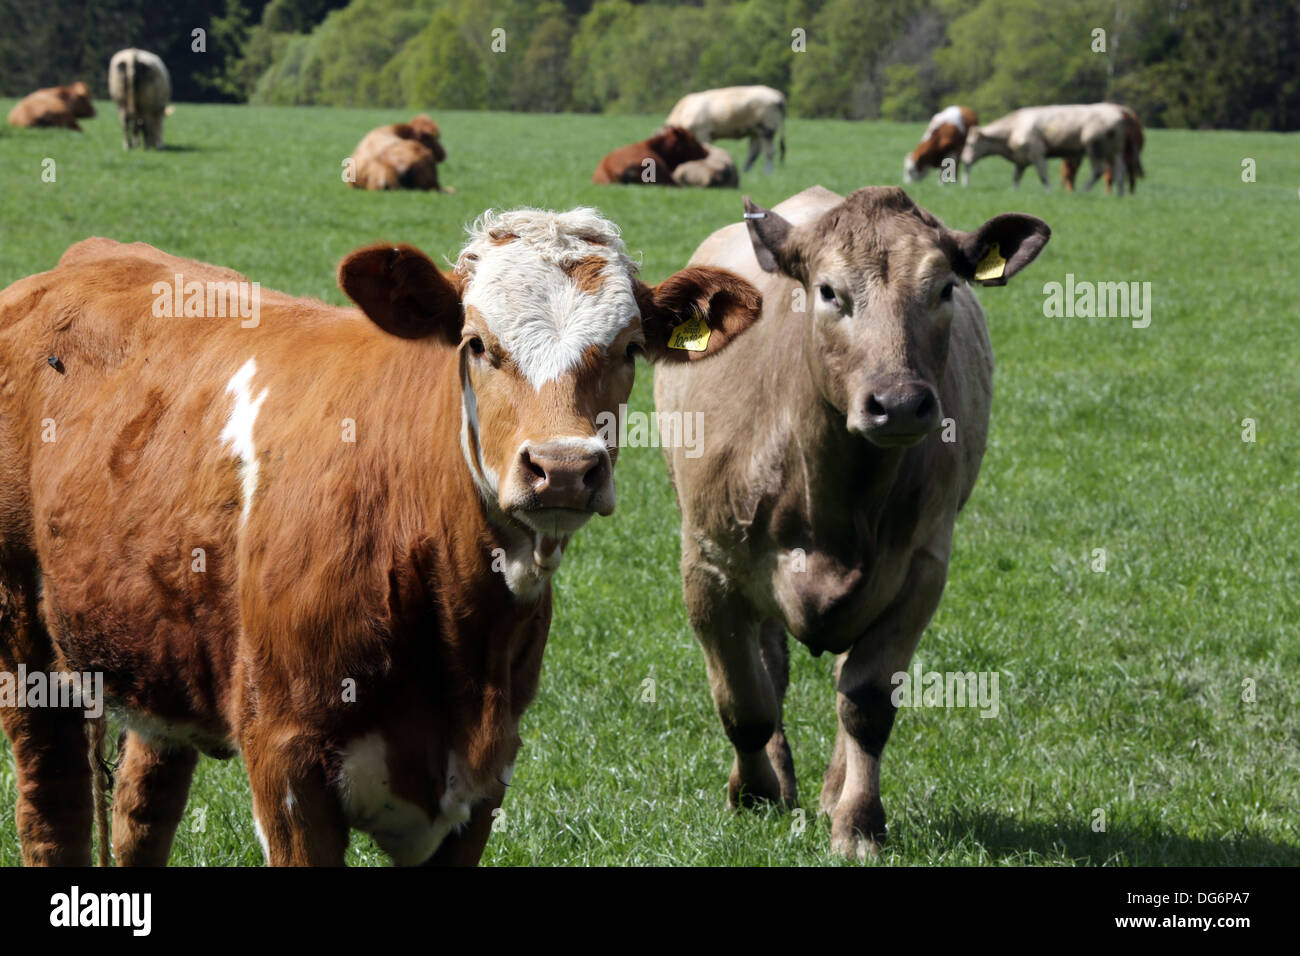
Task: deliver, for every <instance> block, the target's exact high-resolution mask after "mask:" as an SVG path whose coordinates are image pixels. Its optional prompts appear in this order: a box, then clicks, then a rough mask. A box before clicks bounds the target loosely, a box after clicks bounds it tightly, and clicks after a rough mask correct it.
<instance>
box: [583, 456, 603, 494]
mask: <svg viewBox="0 0 1300 956" xmlns="http://www.w3.org/2000/svg"><path fill="white" fill-rule="evenodd" d="M604 483H605V463H604V462H603V461H598V462H596V464H594V465H592V466H591V468H590V469H588V471H587V473H586V474H585V475H583V476H582V486H583V487H584V488H588V489H595V488H599V487H600V486H601V485H603V484H604Z"/></svg>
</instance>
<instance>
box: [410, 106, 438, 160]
mask: <svg viewBox="0 0 1300 956" xmlns="http://www.w3.org/2000/svg"><path fill="white" fill-rule="evenodd" d="M407 126H408V128H409V129H410V130H411V132H412V136H411V138H413V139H416V140H419V141H420V142H421V143H423V144H424V145H425V146H427V147H428V148H429V150H430V151H431V152H432V153H433V159H434V162H438V163H443V162H446V161H447V151H446V150H445V149H443V148H442V139H441V136H442V134H441V133H440V132H439V130H438V124H437V123H435V122H434V121H433V120H431V119H429V117H427V116H425V115H424V114H423V113H421V114H420V115H419V116H417V117H415V118H414V119H413V120H411V122H410V123H408V124H407Z"/></svg>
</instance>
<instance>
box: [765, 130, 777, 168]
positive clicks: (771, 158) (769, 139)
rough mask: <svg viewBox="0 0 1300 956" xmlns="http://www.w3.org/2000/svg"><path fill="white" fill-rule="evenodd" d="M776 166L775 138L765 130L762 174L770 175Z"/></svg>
mask: <svg viewBox="0 0 1300 956" xmlns="http://www.w3.org/2000/svg"><path fill="white" fill-rule="evenodd" d="M775 164H776V137H775V136H774V135H773V134H772V133H769V132H768V131H767V130H764V131H763V173H764V174H765V175H767V176H771V175H772V170H773V169H774V168H775Z"/></svg>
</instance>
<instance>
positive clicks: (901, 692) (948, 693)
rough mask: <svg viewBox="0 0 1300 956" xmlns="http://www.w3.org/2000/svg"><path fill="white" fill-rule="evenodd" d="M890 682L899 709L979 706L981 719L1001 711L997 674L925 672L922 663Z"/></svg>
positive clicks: (983, 672)
mask: <svg viewBox="0 0 1300 956" xmlns="http://www.w3.org/2000/svg"><path fill="white" fill-rule="evenodd" d="M889 682H890V683H891V684H893V685H894V692H893V693H892V694H890V696H889V699H890V701H891V702H892V703H893V705H894V706H895V707H978V708H980V716H981V717H996V716H997V715H998V710H999V708H1000V704H999V700H1000V698H999V696H998V672H997V671H922V670H921V663H920V661H918V662H917V663H916V664H915V666H914V667H913V669H912V672H911V673H910V674H909V673H908V672H907V671H898V672H896V673H895V674H894V675H893V676H892V677H890V679H889Z"/></svg>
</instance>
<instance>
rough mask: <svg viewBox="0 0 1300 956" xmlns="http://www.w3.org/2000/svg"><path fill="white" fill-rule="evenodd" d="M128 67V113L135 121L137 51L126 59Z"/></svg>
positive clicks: (132, 52) (131, 120) (131, 119)
mask: <svg viewBox="0 0 1300 956" xmlns="http://www.w3.org/2000/svg"><path fill="white" fill-rule="evenodd" d="M124 65H125V67H126V115H127V117H128V119H129V120H130V122H132V123H134V122H135V51H134V50H132V51H131V55H130V56H128V57H127V58H126V60H125V61H124Z"/></svg>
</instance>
